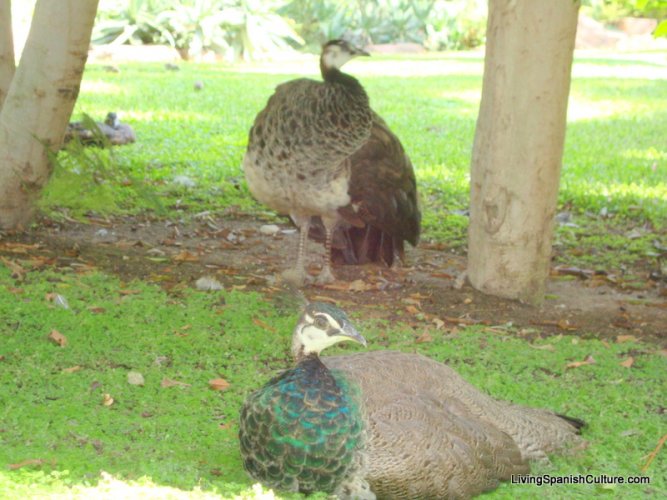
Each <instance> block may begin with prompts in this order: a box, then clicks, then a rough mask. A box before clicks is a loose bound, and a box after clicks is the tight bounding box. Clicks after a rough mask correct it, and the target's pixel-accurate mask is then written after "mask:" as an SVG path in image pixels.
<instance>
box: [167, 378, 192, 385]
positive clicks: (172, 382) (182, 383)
mask: <svg viewBox="0 0 667 500" xmlns="http://www.w3.org/2000/svg"><path fill="white" fill-rule="evenodd" d="M160 387H190V384H186V383H185V382H179V381H178V380H172V379H170V378H163V379H162V382H160Z"/></svg>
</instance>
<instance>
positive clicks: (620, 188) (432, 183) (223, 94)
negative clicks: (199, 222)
mask: <svg viewBox="0 0 667 500" xmlns="http://www.w3.org/2000/svg"><path fill="white" fill-rule="evenodd" d="M316 68H317V66H316V61H315V59H312V60H309V61H306V62H304V63H303V64H300V65H299V64H291V65H290V64H286V65H285V64H283V65H260V66H257V67H248V66H222V65H205V64H188V63H183V64H182V65H181V70H180V71H176V72H168V71H166V70H165V69H164V68H163V66H162V65H161V64H122V65H120V69H121V72H120V73H109V72H106V71H104V69H103V66H102V65H98V64H90V65H88V67H87V69H86V73H85V75H84V80H83V85H82V90H81V94H80V97H79V100H78V102H77V107H76V110H75V116H77V114H78V113H81V112H86V113H88V114H90V115H92V116H95V117H98V119H101V118H102V117H103V116H104V115H105V114H106V112H107V111H109V110H114V111H117V112H119V113H120V116H121V118H122V119H123V120H126V121H127V122H129V123H131V124H132V126H134V127H135V129H136V132H137V136H138V138H139V140H138V142H137V143H136V144H134V145H131V146H126V147H122V148H117V149H115V150H114V152H113V157H112V159H111V160H107V161H108V162H109V163H110V168H109V169H107V170H111V171H112V172H114V175H108V174H105V175H101V176H100V175H95V174H94V172H92V173H91V172H90V169H89V168H88V169H86V168H85V165H86V164H88V163H90V162H88V161H87V160H86V159H84V160H83V161H79V162H78V163H77V161H72V160H71V159H69V160H68V159H67V158H65V155H63V158H61V164H62V165H61V166H60V167H59V168H58V169H56V172H55V175H54V177H53V180H52V182H51V184H50V185H49V187H48V188H47V190H46V192H45V196H44V198H43V200H42V207H43V208H44V209H45V210H47V211H48V212H50V213H51V214H52V215H54V216H58V213H59V211H57V210H54V209H55V208H63V207H64V208H66V209H67V211H68V212H69V214H70V215H72V216H80V215H81V214H84V213H87V212H89V211H94V212H101V213H138V212H141V211H145V210H155V206H156V205H155V203H154V200H153V199H152V198H150V197H148V196H144V195H142V194H141V193H142V191H139V194H137V190H136V189H132V187H131V186H130V187H128V185H127V184H128V182H125V181H126V179H130V180H132V181H133V182H132V183H131V185H132V186H136V185H138V184H140V183H143V182H144V181H145V183H146V184H147V185H148V186H149V187H150V188H151V189H154V190H155V191H156V192H157V194H158V199H159V200H161V206H162V207H163V208H166V209H167V214H174V213H178V214H179V216H180V215H182V214H186V215H187V214H192V213H196V212H198V211H202V210H212V211H214V212H218V213H222V212H224V211H225V209H229V207H234V208H235V209H240V210H241V211H244V212H247V213H255V214H256V213H258V212H261V211H263V209H262V208H261V207H259V206H258V205H256V204H255V202H254V201H253V200H252V199H251V197H250V196H249V194H248V190H247V187H246V185H245V181H244V179H243V173H242V170H241V160H242V157H243V153H244V150H245V146H246V141H247V131H248V129H249V128H250V126H251V124H252V121H253V119H254V116H255V114H256V113H257V112H258V111H259V110H260V109H261V108H262V107H263V106H264V105H265V103H266V100H267V98H268V97H269V95H270V94H271V93H272V91H273V88H274V87H275V86H276V85H277V84H279V83H281V82H283V81H286V80H288V79H291V78H295V77H300V76H303V75H304V74H306V75H311V76H314V71H315V70H316ZM482 69H483V67H482V59H481V56H480V55H479V54H474V53H473V54H447V55H442V54H436V55H434V54H428V55H424V56H410V57H406V56H401V57H387V56H380V57H374V58H371V59H369V60H367V61H353V62H352V63H350V72H351V73H353V74H355V75H356V76H357V77H359V78H360V80H361V81H362V83H363V84H364V86H365V87H366V88H367V90H368V93H369V95H370V97H371V103H372V105H373V107H374V108H375V109H376V110H377V111H378V112H379V113H380V114H381V115H382V116H384V118H385V119H386V120H387V122H388V123H389V124H390V126H391V127H392V128H393V130H394V131H395V132H396V133H397V134H398V136H399V137H400V138H401V140H402V142H403V143H404V145H405V147H406V150H407V151H408V153H409V154H410V156H411V158H412V160H413V163H414V165H415V169H416V174H417V181H418V185H419V189H420V192H421V198H422V201H423V212H424V224H423V225H424V239H425V240H435V241H439V242H445V243H447V244H448V245H449V246H451V247H453V248H463V247H464V246H465V237H466V230H467V222H468V220H467V217H465V216H464V215H461V213H462V211H464V210H465V209H466V208H467V207H468V189H469V163H470V155H471V150H472V142H473V137H474V130H475V120H476V116H477V109H478V105H479V95H480V91H481V81H482V79H481V73H482ZM573 71H574V77H573V82H572V91H571V103H570V111H569V124H568V130H567V137H566V145H565V155H564V159H563V172H562V179H561V191H560V197H559V202H560V207H561V209H567V210H568V211H570V212H572V214H573V217H574V219H573V222H574V223H575V224H577V225H578V226H579V227H580V228H582V230H581V231H579V232H578V233H577V237H576V238H574V239H572V238H569V239H568V238H567V234H569V233H571V231H570V229H569V228H563V227H560V228H558V229H557V231H558V232H559V233H565V237H563V238H562V240H563V241H565V242H566V243H567V244H566V245H565V246H564V247H562V249H561V250H562V252H563V253H561V254H559V255H558V256H557V260H558V261H559V262H565V263H568V264H571V265H572V264H579V265H584V264H587V263H586V262H585V260H583V259H580V258H579V255H585V254H589V253H590V252H589V249H590V248H593V247H594V246H595V245H597V244H598V240H599V239H605V238H606V237H607V235H609V234H622V233H625V232H628V231H630V230H632V229H633V228H636V227H642V226H646V227H647V228H648V229H649V230H648V231H647V233H646V234H644V235H642V236H641V237H640V238H638V241H635V242H634V243H633V250H632V251H631V252H625V251H624V250H623V249H621V250H620V251H618V250H615V249H614V248H615V246H614V244H613V243H612V244H611V245H610V248H609V249H608V250H607V251H606V254H607V256H608V257H607V258H606V262H605V265H607V263H608V265H610V266H612V267H618V266H620V265H622V264H625V263H627V262H628V261H630V262H636V261H641V260H642V259H646V258H647V256H650V255H651V252H653V249H652V242H653V241H654V240H656V239H657V240H658V241H661V242H662V243H663V244H667V236H666V234H665V233H666V231H667V225H666V222H665V221H667V176H666V175H665V165H666V162H667V140H665V134H664V131H665V130H667V79H665V75H667V64H665V63H664V60H662V61H661V60H660V59H659V58H657V57H655V55H654V54H652V53H639V54H627V55H616V56H613V55H609V54H606V55H602V56H600V57H599V58H594V57H591V56H587V57H585V58H582V59H581V61H580V62H576V63H575V65H574V70H573ZM591 75H599V76H591ZM195 81H202V82H203V83H204V85H205V88H204V90H202V91H200V92H196V91H195V90H194V89H193V83H194V82H195ZM104 154H106V153H104ZM82 164H83V165H84V166H83V167H82ZM77 165H78V166H77ZM178 176H188V177H189V178H191V179H192V180H194V181H195V182H196V183H197V184H196V186H195V187H183V186H180V185H178V184H175V183H174V182H173V180H174V179H175V178H177V177H178ZM143 192H144V193H145V190H144V191H143ZM601 211H602V212H604V213H606V214H607V216H606V217H605V218H604V220H601V218H600V215H599V214H600V213H601ZM570 250H575V252H570Z"/></svg>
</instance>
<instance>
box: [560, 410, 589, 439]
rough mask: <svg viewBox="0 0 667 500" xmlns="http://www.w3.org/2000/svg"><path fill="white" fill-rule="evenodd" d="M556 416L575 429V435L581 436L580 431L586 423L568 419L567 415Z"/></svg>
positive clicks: (572, 418) (576, 419)
mask: <svg viewBox="0 0 667 500" xmlns="http://www.w3.org/2000/svg"><path fill="white" fill-rule="evenodd" d="M556 415H557V416H559V417H560V418H562V419H563V420H565V421H566V422H567V423H568V424H570V425H571V426H572V427H574V428H575V429H577V434H581V429H583V428H584V427H586V422H584V421H583V420H581V419H580V418H575V417H568V416H567V415H561V414H560V413H557V414H556Z"/></svg>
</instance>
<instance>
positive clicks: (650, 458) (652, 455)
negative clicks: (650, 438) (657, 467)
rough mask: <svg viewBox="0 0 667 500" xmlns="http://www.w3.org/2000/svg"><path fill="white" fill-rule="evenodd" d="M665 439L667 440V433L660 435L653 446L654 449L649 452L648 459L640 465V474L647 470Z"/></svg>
mask: <svg viewBox="0 0 667 500" xmlns="http://www.w3.org/2000/svg"><path fill="white" fill-rule="evenodd" d="M666 441H667V434H665V435H664V436H662V437H661V438H660V439H659V440H658V445H657V446H656V447H655V449H654V450H653V451H652V452H651V453H649V455H648V459H647V460H646V463H645V464H644V466H643V467H642V474H644V473H645V472H646V471H647V470H648V468H649V466H650V465H651V462H653V460H654V459H655V457H657V456H658V453H659V452H660V449H661V448H662V447H663V446H664V444H665V442H666Z"/></svg>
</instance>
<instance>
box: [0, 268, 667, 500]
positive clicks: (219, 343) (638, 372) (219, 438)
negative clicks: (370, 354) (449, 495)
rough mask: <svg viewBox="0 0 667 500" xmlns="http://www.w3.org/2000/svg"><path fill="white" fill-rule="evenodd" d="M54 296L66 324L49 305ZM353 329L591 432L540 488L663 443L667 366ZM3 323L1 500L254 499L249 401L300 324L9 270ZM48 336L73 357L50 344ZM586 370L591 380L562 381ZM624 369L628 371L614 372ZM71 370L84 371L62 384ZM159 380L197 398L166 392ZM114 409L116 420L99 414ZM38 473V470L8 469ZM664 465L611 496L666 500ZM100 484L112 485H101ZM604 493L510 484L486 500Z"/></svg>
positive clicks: (493, 333)
mask: <svg viewBox="0 0 667 500" xmlns="http://www.w3.org/2000/svg"><path fill="white" fill-rule="evenodd" d="M55 293H57V294H60V295H62V296H64V297H65V298H66V299H67V302H68V304H69V309H63V308H61V307H58V306H56V305H55V304H54V303H53V301H50V300H48V298H49V296H50V295H49V294H55ZM352 316H353V319H354V320H355V323H356V324H357V326H358V327H359V328H360V330H361V331H362V332H363V333H364V335H365V336H366V337H367V339H368V340H369V343H370V346H372V347H371V348H379V344H380V341H382V342H384V341H386V340H387V338H388V342H389V346H388V348H390V349H400V350H405V351H414V350H418V351H420V352H423V353H425V354H427V355H429V356H431V357H433V358H435V359H438V360H440V361H445V362H447V363H448V364H449V365H450V366H452V367H454V368H455V369H457V370H458V371H459V372H460V373H461V374H463V375H464V376H465V377H466V378H467V379H468V380H470V381H471V382H472V383H474V384H475V385H477V386H478V387H481V388H483V389H484V390H486V391H487V392H489V393H491V394H492V395H494V396H496V397H498V398H503V399H507V400H512V401H515V402H519V403H525V404H529V405H533V406H542V407H549V408H552V409H555V410H557V411H559V412H563V413H567V414H570V415H573V416H578V417H581V418H584V419H585V420H586V421H587V422H588V423H589V426H588V427H587V429H586V430H585V433H584V435H585V437H586V439H587V440H588V441H589V442H590V446H589V448H588V449H587V450H585V451H583V452H581V453H580V454H578V455H576V456H574V457H572V456H568V457H556V458H554V460H553V464H552V465H538V466H536V468H534V471H535V473H548V474H551V475H566V474H579V473H581V474H607V475H621V476H628V475H639V474H640V472H639V471H640V469H641V466H642V465H643V464H644V462H645V461H646V457H647V454H648V453H649V452H650V451H652V450H653V449H654V447H655V446H656V444H657V442H658V439H659V438H660V436H661V435H662V434H664V415H661V412H663V411H664V408H663V409H661V406H660V405H661V403H662V402H663V401H662V399H663V396H664V394H665V391H666V390H667V383H666V381H665V377H664V373H665V369H666V368H667V366H666V365H667V363H666V361H665V358H664V357H662V356H660V355H659V354H658V353H657V352H656V350H655V348H653V347H651V346H649V345H646V344H642V343H635V342H631V343H621V344H617V343H608V344H607V343H603V342H601V341H600V340H596V339H581V338H577V337H573V336H566V335H564V336H556V337H549V338H547V339H543V340H540V339H538V340H535V341H534V343H533V344H531V343H530V342H528V341H527V340H525V338H522V334H521V332H517V331H513V330H512V329H504V328H494V329H488V328H487V329H484V328H470V329H464V330H461V331H460V332H459V333H457V334H455V335H447V336H445V335H444V334H443V333H442V332H441V331H437V330H432V331H431V334H432V337H433V342H430V343H426V344H416V343H415V338H416V337H417V335H418V334H419V333H421V331H419V332H416V331H415V330H413V329H411V328H408V327H407V326H401V324H400V323H394V324H393V325H392V326H390V325H387V324H386V323H383V322H379V321H377V320H363V319H362V318H354V316H355V315H354V314H353V315H352ZM0 318H1V319H0V498H18V497H20V496H24V497H29V498H39V497H44V496H49V495H51V496H53V495H56V494H63V495H68V497H69V496H74V495H79V498H90V497H91V496H99V495H100V494H102V493H104V492H107V493H110V494H115V495H119V494H121V493H122V492H124V491H126V490H127V491H134V492H135V493H136V491H138V490H141V488H144V490H141V491H146V492H148V493H146V495H148V494H149V493H150V494H152V495H153V497H155V498H157V497H164V496H166V495H167V494H169V495H171V497H172V498H185V497H186V496H189V495H191V496H193V497H197V498H198V497H202V496H204V495H206V494H211V495H212V494H215V495H217V496H220V497H223V498H233V497H234V496H235V495H250V496H252V494H251V490H250V487H251V482H250V481H249V479H248V478H247V477H246V475H245V473H244V472H243V470H242V466H241V462H240V457H239V452H238V441H237V437H236V433H237V418H238V411H239V408H240V405H241V402H242V400H243V398H244V396H245V394H247V392H248V391H250V390H252V389H254V388H256V387H258V386H259V384H261V383H263V382H264V381H266V380H267V379H268V378H269V377H270V376H271V375H272V374H273V373H275V372H276V371H277V370H280V369H283V368H285V367H287V366H289V365H290V363H291V361H290V355H289V352H288V349H289V332H290V331H291V328H292V326H293V323H294V321H295V315H294V314H291V313H290V314H287V315H286V314H284V313H281V312H279V310H278V309H277V308H276V306H275V305H274V304H273V303H272V301H271V300H269V299H268V298H266V297H263V296H261V295H259V294H255V293H248V292H241V291H236V292H215V293H203V292H196V291H194V290H190V289H187V288H186V289H180V291H178V292H176V293H171V294H167V293H165V292H164V291H162V289H160V288H159V287H158V286H157V285H154V284H151V283H146V282H138V281H136V282H131V283H122V282H119V281H118V280H117V279H116V278H114V277H111V276H108V275H104V274H101V273H76V272H74V271H73V270H72V269H68V268H62V269H51V270H48V271H31V272H29V273H28V274H27V275H26V278H25V280H24V281H23V282H19V283H17V282H15V281H14V280H13V279H12V278H10V275H9V271H8V270H7V269H5V268H0ZM256 319H260V320H262V321H263V322H264V323H266V324H269V325H271V326H272V327H273V329H267V328H265V327H262V324H261V323H260V322H257V321H254V320H256ZM54 329H55V330H57V331H59V332H60V333H61V334H63V335H64V336H65V337H66V338H67V345H66V346H64V347H60V346H58V345H56V344H55V343H53V342H50V341H49V340H47V336H48V335H49V333H50V332H51V331H52V330H54ZM274 329H275V330H274ZM523 333H524V334H525V333H531V332H525V331H524V332H523ZM533 333H534V332H533ZM546 344H550V345H551V347H549V348H546V349H545V348H542V349H536V348H535V347H536V346H542V347H543V346H544V345H546ZM343 350H346V351H348V352H349V351H356V350H358V348H356V347H355V346H347V347H346V348H344V349H343ZM333 351H335V350H332V352H333ZM588 355H592V356H593V357H594V358H595V361H596V363H595V364H593V365H588V366H583V367H579V368H576V369H567V368H566V364H567V363H569V362H571V361H579V360H583V359H584V358H585V357H586V356H588ZM628 356H633V357H634V358H635V363H634V365H633V366H632V367H631V368H624V367H622V366H620V365H619V363H620V362H621V361H623V360H624V359H626V358H627V357H628ZM72 367H79V369H78V370H77V371H74V372H68V371H66V369H68V368H72ZM130 371H137V372H140V373H141V374H142V375H143V376H144V379H145V385H144V386H143V387H141V386H135V385H131V384H129V383H128V379H127V376H128V372H130ZM220 377H222V378H224V379H226V380H227V381H228V382H229V383H230V388H229V389H228V390H227V391H224V392H216V391H213V390H211V389H209V387H208V381H209V380H210V379H214V378H220ZM165 379H170V380H174V381H178V382H181V383H183V384H187V385H183V386H172V387H162V381H163V380H165ZM565 388H567V390H566V389H565ZM105 394H108V395H110V396H111V397H112V398H113V400H114V402H113V404H112V405H110V406H105V405H104V404H103V400H104V395H105ZM31 459H32V460H37V459H39V460H42V461H44V462H43V463H42V464H40V465H25V466H24V467H21V468H19V469H17V470H10V469H9V468H8V465H9V464H17V463H21V462H22V461H24V460H31ZM665 459H666V456H665V454H664V452H663V453H662V454H661V455H658V457H657V458H656V459H655V461H654V462H653V464H652V465H651V467H650V468H649V471H648V476H649V477H650V478H651V484H650V486H629V485H625V486H616V487H615V488H613V489H611V490H604V491H605V492H606V493H612V494H615V495H614V496H615V497H618V498H640V497H643V496H644V495H646V494H648V493H652V494H654V495H655V496H656V497H659V496H661V495H660V493H662V494H663V495H664V494H665V493H667V480H666V478H667V474H665V473H666V472H667V465H666V461H665ZM101 471H104V472H105V473H107V474H110V475H111V476H113V478H115V481H111V482H109V481H108V480H103V481H100V474H101ZM167 487H169V488H170V489H166V488H167ZM160 488H163V489H160ZM601 491H603V490H602V489H600V488H596V487H594V486H581V485H580V486H576V487H572V486H570V487H550V488H546V487H544V488H541V489H538V488H537V487H535V486H518V485H514V486H512V485H509V484H504V485H502V486H501V487H500V488H499V489H498V490H497V491H496V492H493V493H491V494H489V497H491V498H516V497H519V496H520V497H525V496H526V495H528V496H537V495H540V496H546V497H548V498H562V497H563V496H567V497H568V498H573V497H576V496H577V495H578V496H580V497H590V496H591V495H592V494H595V493H599V492H601ZM217 496H216V497H217ZM285 498H287V497H285Z"/></svg>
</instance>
